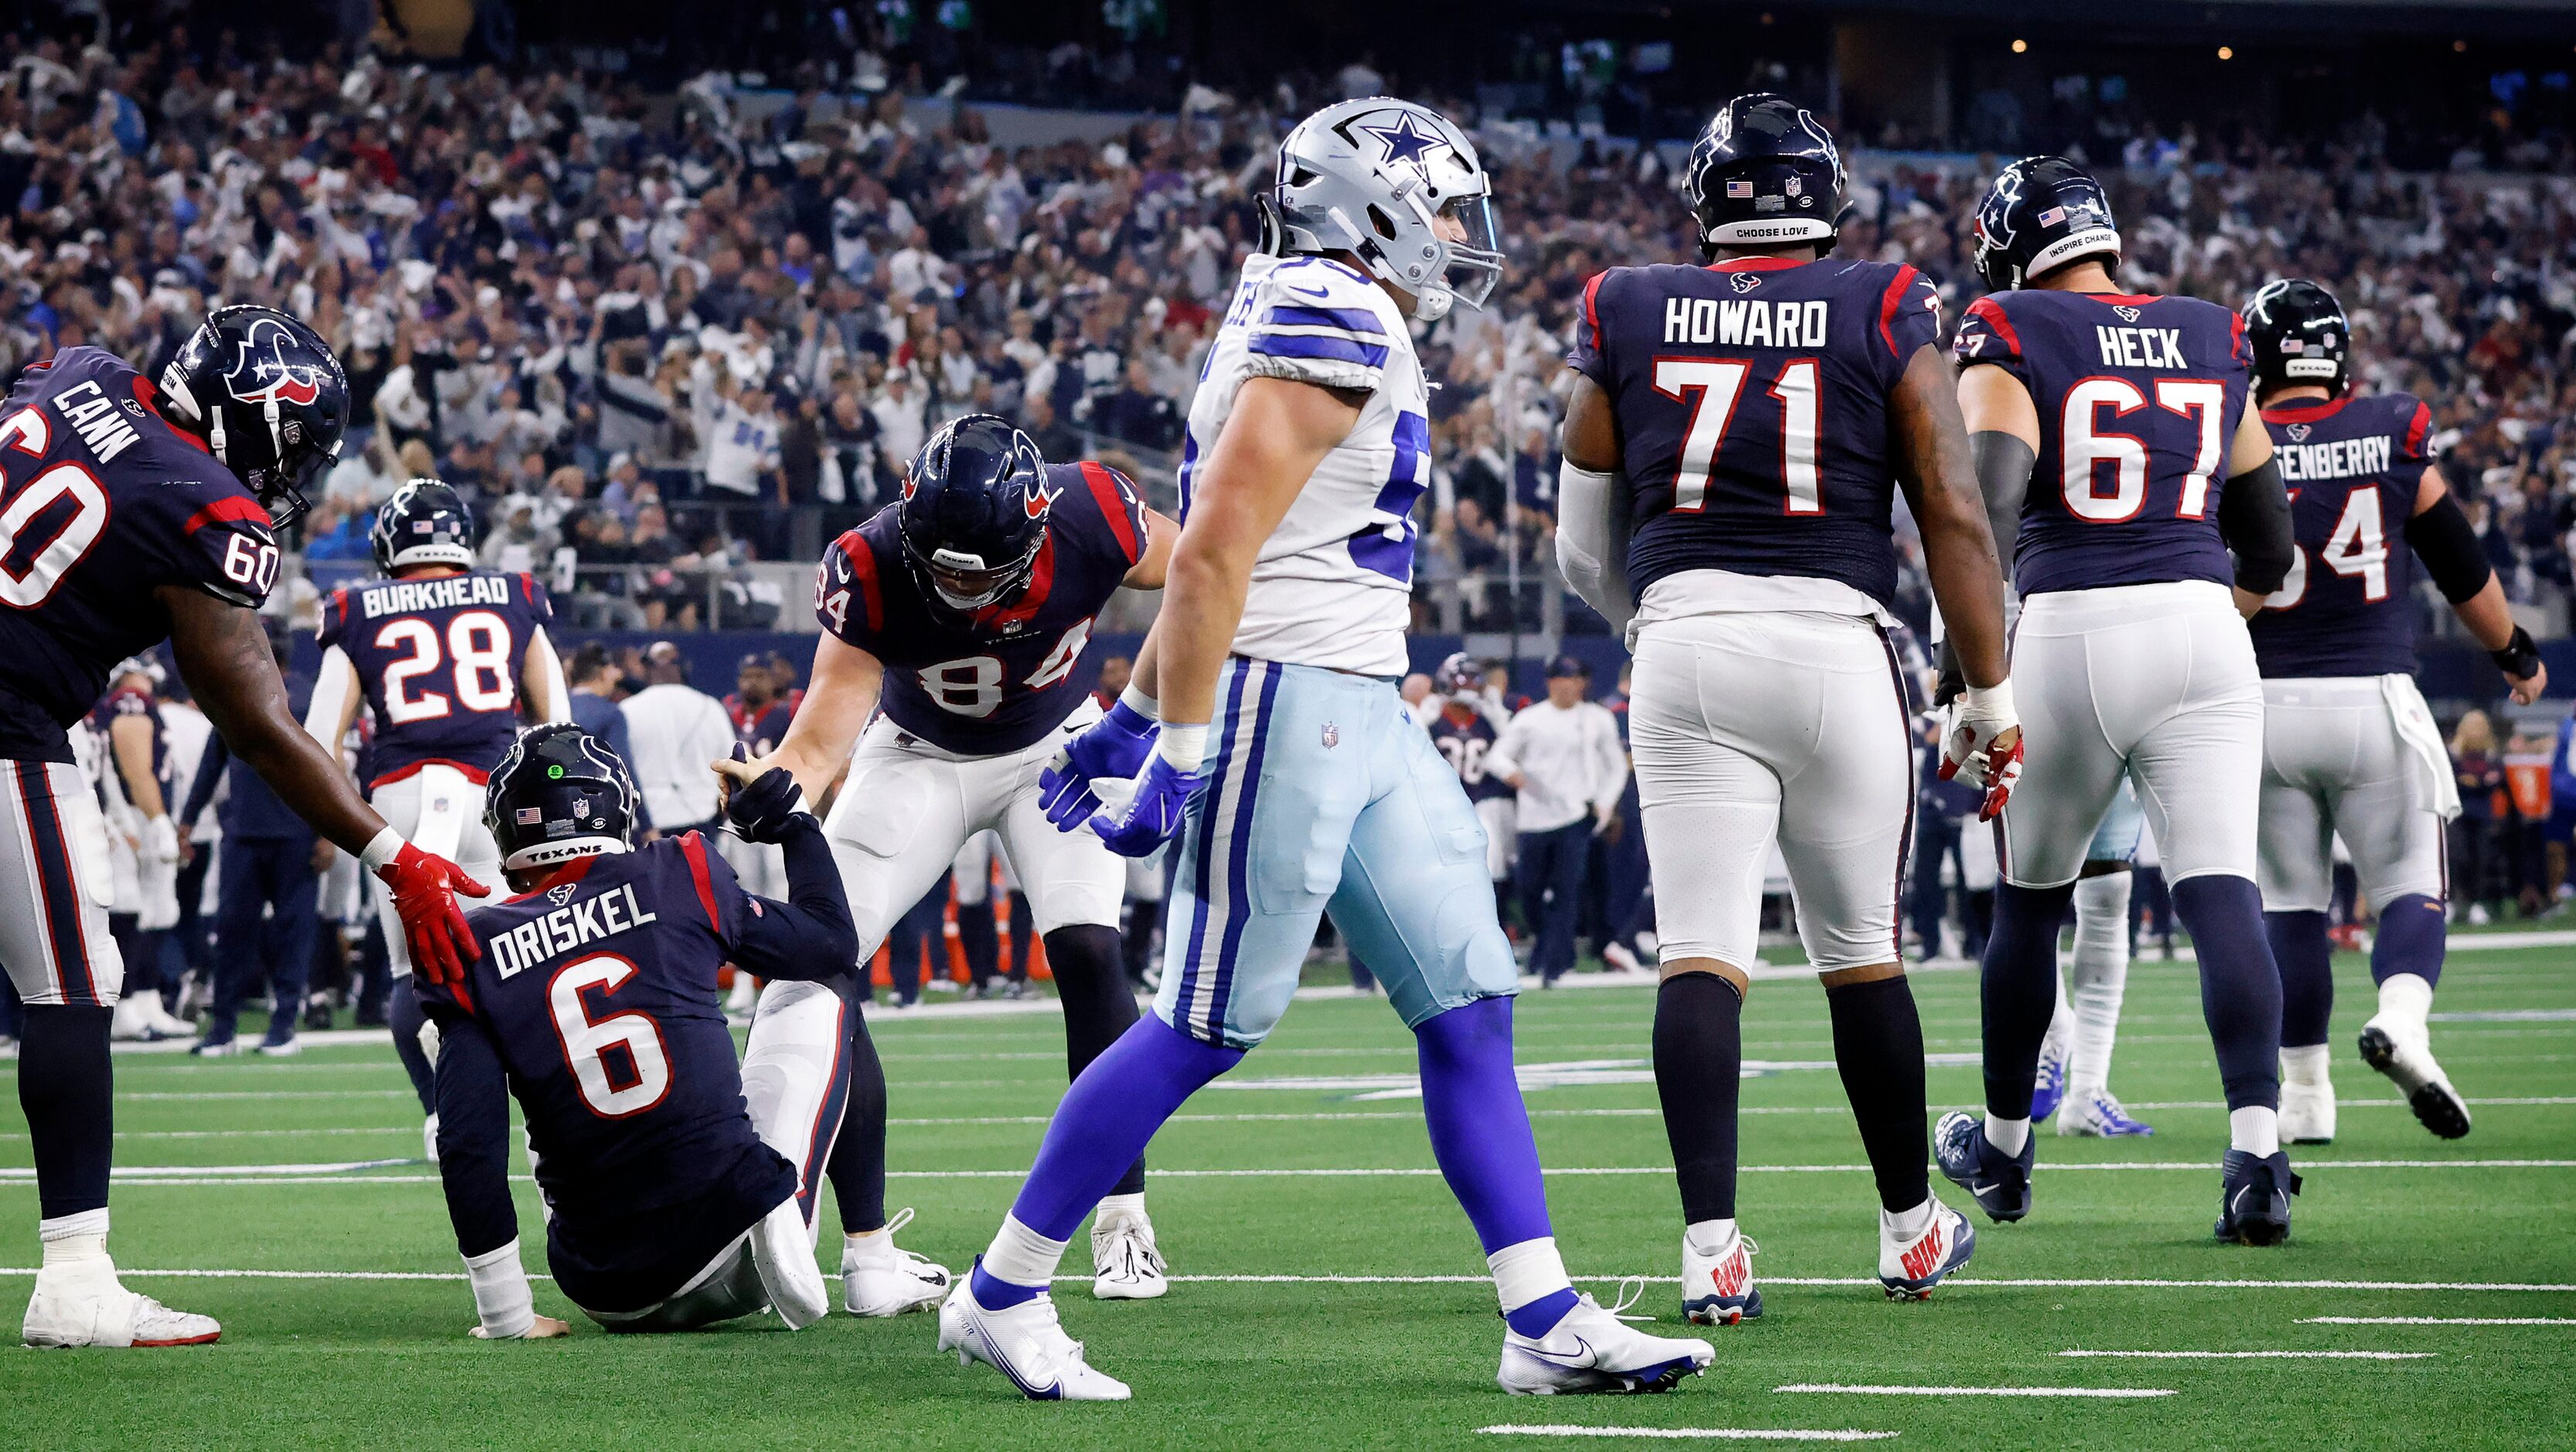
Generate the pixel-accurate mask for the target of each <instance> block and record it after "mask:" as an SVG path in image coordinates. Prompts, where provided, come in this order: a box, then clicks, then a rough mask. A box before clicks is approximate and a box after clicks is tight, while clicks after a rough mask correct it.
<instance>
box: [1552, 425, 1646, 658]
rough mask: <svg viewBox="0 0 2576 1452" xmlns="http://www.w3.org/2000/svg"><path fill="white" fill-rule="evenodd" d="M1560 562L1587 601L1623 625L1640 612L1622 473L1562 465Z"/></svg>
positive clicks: (1621, 627) (1571, 463)
mask: <svg viewBox="0 0 2576 1452" xmlns="http://www.w3.org/2000/svg"><path fill="white" fill-rule="evenodd" d="M1556 488H1557V514H1558V518H1557V526H1556V563H1557V568H1558V569H1560V570H1562V571H1564V572H1565V582H1566V584H1567V585H1568V586H1569V587H1571V588H1572V589H1573V591H1574V593H1575V594H1576V595H1577V596H1578V597H1580V598H1581V599H1582V601H1583V603H1584V604H1586V605H1589V606H1591V607H1592V608H1593V609H1595V610H1597V611H1599V612H1601V618H1603V619H1604V620H1607V621H1609V622H1610V624H1611V627H1612V628H1613V629H1615V630H1621V631H1624V630H1626V629H1627V628H1628V621H1629V620H1630V618H1632V617H1633V616H1634V615H1635V614H1636V601H1635V600H1634V599H1633V598H1631V596H1630V595H1629V592H1628V570H1627V556H1628V508H1627V504H1628V501H1627V498H1626V495H1625V491H1623V490H1621V489H1620V488H1619V480H1618V476H1617V475H1615V474H1610V473H1604V472H1601V471H1599V470H1593V469H1584V468H1579V467H1577V466H1576V465H1575V463H1574V461H1573V460H1571V459H1568V460H1565V461H1563V462H1562V463H1560V464H1559V465H1558V466H1557V476H1556Z"/></svg>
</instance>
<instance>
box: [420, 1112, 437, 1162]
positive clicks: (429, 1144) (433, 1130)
mask: <svg viewBox="0 0 2576 1452" xmlns="http://www.w3.org/2000/svg"><path fill="white" fill-rule="evenodd" d="M420 1157H421V1158H422V1159H425V1160H427V1161H429V1162H430V1163H431V1164H433V1165H434V1164H437V1163H438V1116H437V1115H436V1114H432V1115H430V1117H429V1118H427V1119H425V1120H422V1121H421V1125H420Z"/></svg>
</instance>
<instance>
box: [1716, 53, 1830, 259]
mask: <svg viewBox="0 0 2576 1452" xmlns="http://www.w3.org/2000/svg"><path fill="white" fill-rule="evenodd" d="M1843 182H1844V174H1843V154H1842V151H1841V149H1840V148H1838V147H1836V146H1835V145H1834V137H1833V133H1832V132H1830V131H1827V130H1826V129H1825V124H1824V123H1823V122H1821V121H1819V120H1817V119H1816V118H1815V116H1814V115H1813V113H1811V112H1809V111H1808V110H1807V109H1806V108H1805V107H1803V106H1800V105H1799V104H1798V103H1797V102H1795V101H1792V100H1790V99H1789V98H1788V97H1786V96H1775V95H1773V94H1771V93H1770V92H1768V91H1756V92H1754V93H1753V94H1751V95H1745V96H1738V97H1736V98H1735V99H1734V100H1732V101H1729V102H1727V103H1726V104H1725V105H1724V106H1722V107H1720V108H1718V112H1717V114H1716V115H1714V116H1711V117H1710V118H1708V124H1707V125H1706V126H1703V127H1701V128H1700V131H1699V138H1698V139H1697V140H1695V141H1693V142H1692V143H1691V152H1690V161H1689V162H1688V163H1687V164H1686V165H1685V166H1684V167H1683V169H1682V198H1683V200H1685V201H1687V202H1688V203H1690V210H1691V215H1692V216H1693V217H1695V218H1697V219H1698V221H1699V237H1700V251H1701V252H1702V253H1703V254H1704V255H1714V254H1715V252H1716V249H1717V248H1718V247H1720V246H1737V247H1741V246H1760V245H1763V244H1767V243H1772V242H1831V241H1833V239H1834V229H1835V224H1836V222H1837V220H1838V219H1839V218H1840V217H1841V216H1842V210H1843Z"/></svg>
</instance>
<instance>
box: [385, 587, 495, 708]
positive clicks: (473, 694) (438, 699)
mask: <svg viewBox="0 0 2576 1452" xmlns="http://www.w3.org/2000/svg"><path fill="white" fill-rule="evenodd" d="M446 647H447V648H446V651H445V653H444V655H442V654H441V652H440V650H439V638H438V627H437V626H434V625H432V624H430V623H429V622H428V621H426V620H423V619H420V618H419V617H417V616H405V617H404V618H402V619H400V620H388V621H386V622H385V628H384V629H382V630H379V631H377V632H376V649H378V650H402V651H408V652H409V654H408V655H406V656H404V657H403V658H402V659H400V660H396V661H391V662H389V663H387V664H386V666H385V714H386V715H387V716H390V717H392V718H393V720H394V723H395V724H397V725H402V724H407V723H409V722H413V721H435V720H437V719H438V718H439V717H441V716H444V715H446V714H447V713H448V711H449V709H450V706H449V697H448V696H447V695H446V694H445V693H443V692H439V691H428V690H425V691H422V692H421V693H420V694H418V695H413V694H412V684H411V683H412V682H413V681H414V680H416V679H418V678H419V677H421V676H424V675H427V674H428V673H429V672H431V671H434V670H436V669H438V667H439V666H440V665H441V664H442V663H444V662H445V661H447V660H453V661H454V662H455V663H456V670H455V683H456V694H455V697H454V699H455V700H456V701H459V702H462V703H463V704H464V706H465V709H466V710H468V711H507V710H509V709H511V708H512V707H513V706H515V705H516V704H517V703H518V694H517V692H515V691H514V690H512V689H511V684H510V622H508V621H506V620H504V619H502V618H501V617H500V616H498V615H495V614H493V613H492V612H491V611H489V610H468V611H466V612H464V613H463V614H461V615H459V616H457V617H456V618H455V619H453V620H450V621H449V622H447V641H446Z"/></svg>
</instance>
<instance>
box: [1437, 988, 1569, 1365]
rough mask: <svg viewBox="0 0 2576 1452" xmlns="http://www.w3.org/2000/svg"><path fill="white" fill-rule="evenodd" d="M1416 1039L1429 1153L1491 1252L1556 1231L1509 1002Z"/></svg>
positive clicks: (1468, 1010) (1490, 1002)
mask: <svg viewBox="0 0 2576 1452" xmlns="http://www.w3.org/2000/svg"><path fill="white" fill-rule="evenodd" d="M1413 1039H1414V1045H1415V1048H1416V1050H1417V1052H1418V1055H1419V1058H1420V1062H1421V1067H1422V1117H1423V1120H1424V1122H1425V1123H1426V1124H1427V1125H1428V1126H1429V1128H1430V1131H1431V1155H1432V1158H1434V1159H1436V1160H1438V1161H1439V1162H1440V1174H1441V1177H1442V1178H1444V1179H1446V1180H1447V1181H1448V1182H1449V1192H1450V1193H1451V1194H1453V1195H1456V1196H1457V1197H1458V1204H1459V1205H1460V1207H1461V1208H1463V1209H1465V1210H1466V1212H1467V1219H1468V1221H1469V1222H1470V1223H1471V1224H1473V1225H1474V1226H1475V1227H1476V1239H1477V1240H1478V1241H1479V1242H1480V1243H1482V1244H1483V1246H1484V1247H1485V1253H1486V1254H1487V1255H1491V1254H1493V1253H1494V1252H1495V1251H1498V1250H1500V1249H1502V1248H1503V1247H1504V1246H1507V1245H1518V1244H1520V1243H1521V1242H1523V1241H1526V1240H1537V1239H1539V1238H1541V1237H1543V1236H1548V1235H1551V1234H1553V1233H1554V1232H1553V1231H1551V1230H1550V1229H1549V1227H1548V1219H1547V1184H1546V1182H1545V1180H1543V1179H1542V1178H1541V1177H1540V1173H1539V1167H1538V1141H1537V1140H1536V1139H1534V1138H1532V1137H1531V1135H1530V1126H1529V1111H1528V1109H1527V1108H1526V1107H1524V1106H1523V1105H1522V1103H1521V1086H1520V1080H1519V1078H1518V1076H1516V1075H1515V1074H1514V1072H1513V1070H1512V1001H1511V1000H1510V999H1509V998H1480V999H1477V1000H1476V1001H1475V1002H1473V1003H1469V1004H1465V1005H1463V1006H1461V1007H1458V1008H1453V1009H1450V1010H1449V1011H1448V1012H1446V1013H1441V1014H1435V1015H1433V1016H1432V1017H1430V1018H1428V1019H1425V1020H1423V1022H1422V1023H1420V1024H1418V1025H1416V1026H1415V1028H1414V1030H1413ZM1548 1324H1549V1325H1554V1324H1555V1322H1554V1321H1550V1322H1549V1323H1548ZM1540 1329H1541V1330H1542V1331H1543V1330H1545V1328H1544V1327H1542V1328H1540Z"/></svg>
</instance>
